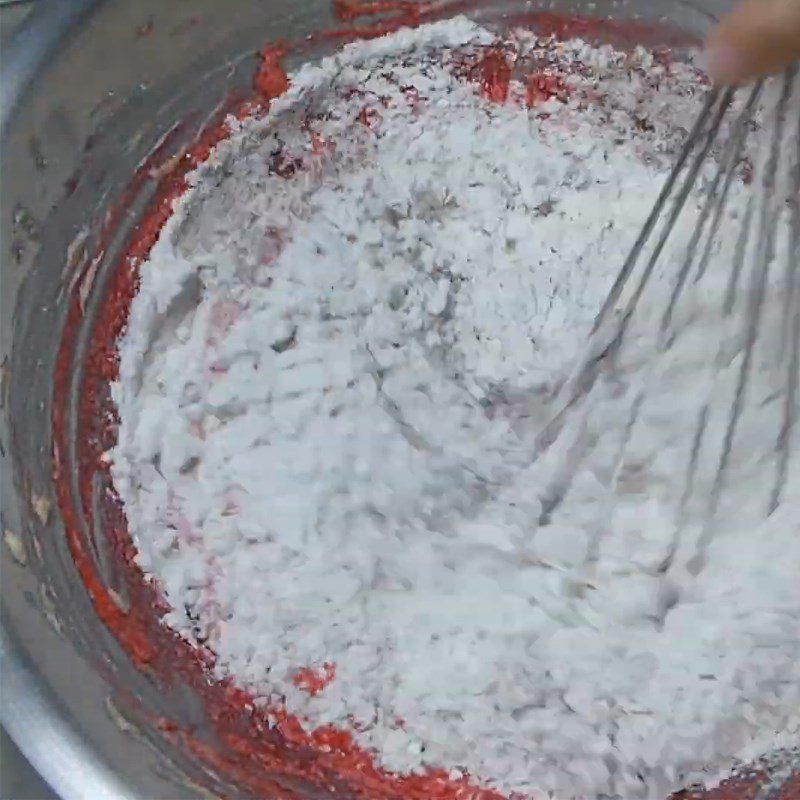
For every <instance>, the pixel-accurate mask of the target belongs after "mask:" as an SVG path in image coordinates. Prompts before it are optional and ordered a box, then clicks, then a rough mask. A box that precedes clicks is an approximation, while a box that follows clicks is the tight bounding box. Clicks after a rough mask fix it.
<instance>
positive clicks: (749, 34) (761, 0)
mask: <svg viewBox="0 0 800 800" xmlns="http://www.w3.org/2000/svg"><path fill="white" fill-rule="evenodd" d="M798 57H800V0H747V2H745V3H743V4H741V5H739V6H737V7H736V8H735V9H734V10H733V12H732V13H731V14H729V15H728V16H727V17H726V18H725V19H723V20H722V22H721V23H720V25H719V27H718V28H717V29H716V30H715V31H713V32H712V34H711V36H710V37H709V39H708V45H707V50H706V60H707V65H708V73H709V75H710V76H711V77H712V78H713V79H714V80H715V81H717V82H719V83H728V84H737V83H742V82H744V81H746V80H748V79H750V78H755V77H760V76H763V75H769V74H771V73H773V72H779V71H780V70H781V69H782V68H783V67H785V66H787V65H788V64H790V63H791V62H792V61H794V59H796V58H798Z"/></svg>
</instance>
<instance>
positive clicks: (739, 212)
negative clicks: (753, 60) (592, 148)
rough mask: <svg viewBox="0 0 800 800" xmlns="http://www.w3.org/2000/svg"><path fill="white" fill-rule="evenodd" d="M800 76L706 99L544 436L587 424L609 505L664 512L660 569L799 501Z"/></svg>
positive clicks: (557, 495)
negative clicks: (613, 434) (596, 432)
mask: <svg viewBox="0 0 800 800" xmlns="http://www.w3.org/2000/svg"><path fill="white" fill-rule="evenodd" d="M798 72H800V70H798V67H797V66H796V65H795V66H793V67H792V68H790V69H789V70H787V72H786V73H785V74H784V75H783V76H782V77H781V78H780V79H776V80H771V81H768V82H764V81H761V82H759V83H757V84H755V85H754V86H752V87H750V88H749V89H747V90H742V91H736V90H734V89H731V88H726V89H713V90H711V91H710V92H709V93H708V96H707V98H706V100H705V102H704V105H703V107H702V110H701V113H700V114H699V116H698V119H697V121H696V124H695V125H694V127H693V129H692V130H691V132H690V133H689V135H688V137H687V140H686V143H685V146H684V148H683V150H682V151H681V153H680V154H679V157H678V159H677V161H676V163H675V165H674V168H673V170H672V172H671V174H670V176H669V178H668V180H667V182H666V184H665V186H664V188H663V190H662V192H661V193H660V196H659V197H658V200H657V202H656V204H655V206H654V208H653V210H652V212H651V213H650V215H649V217H648V218H647V220H646V222H645V224H644V226H643V228H642V230H641V233H640V235H639V237H638V239H637V240H636V242H635V244H634V246H633V248H632V250H631V251H630V253H629V255H628V257H627V259H626V260H625V262H624V264H623V266H622V268H621V270H620V271H619V274H618V276H617V278H616V280H615V282H614V284H613V286H612V288H611V290H610V292H609V294H608V296H607V298H606V300H605V302H604V303H603V305H602V307H601V310H600V312H599V314H598V316H597V319H596V322H595V325H594V328H593V330H592V333H591V336H590V339H589V342H588V346H587V350H586V354H585V357H584V358H583V359H582V361H581V362H580V364H579V367H578V369H577V370H576V371H575V372H574V373H573V375H572V378H571V379H570V380H569V381H568V383H567V384H566V385H565V387H564V389H563V390H562V394H561V397H560V400H559V403H558V405H557V408H558V409H560V410H559V413H557V414H556V415H555V416H554V417H553V419H552V422H551V423H550V425H549V426H547V427H546V428H545V429H544V430H543V431H542V433H541V434H540V437H539V442H538V444H539V449H540V450H545V449H547V448H548V447H550V446H551V445H552V443H553V442H554V441H555V440H556V439H557V438H558V437H559V436H560V435H561V433H562V432H563V430H564V428H565V423H566V421H567V420H568V419H573V420H574V419H575V417H576V415H577V416H578V417H581V418H582V419H584V420H585V422H584V425H585V426H587V433H586V435H585V436H584V444H583V448H584V450H592V449H594V452H593V454H592V455H591V457H590V460H591V462H592V464H594V465H595V466H594V469H595V470H599V469H601V468H600V467H599V466H597V465H600V464H602V465H604V466H603V469H606V470H607V472H608V482H609V484H610V485H611V488H612V491H611V494H610V497H609V500H608V505H607V507H606V511H607V512H608V513H609V514H610V513H614V512H613V508H614V507H616V505H617V504H619V503H623V504H624V502H625V498H626V496H632V495H635V494H637V493H638V494H639V495H640V496H641V495H642V494H650V495H651V496H652V500H653V502H656V503H660V504H662V505H665V504H668V505H669V508H671V509H672V511H671V514H672V523H671V524H672V528H673V529H672V535H671V545H670V547H669V549H668V551H667V552H665V553H663V554H662V557H661V558H660V560H659V562H658V564H657V571H658V572H659V573H661V574H668V573H669V572H670V571H671V570H673V569H676V568H678V569H683V570H686V571H687V572H688V573H689V574H690V575H697V574H699V572H700V571H701V570H702V569H703V568H704V566H705V565H706V563H707V554H708V550H709V548H710V547H712V546H713V542H714V540H715V538H716V537H717V536H720V535H724V531H725V526H726V525H727V524H729V523H730V522H731V521H732V520H736V522H737V524H742V522H744V521H747V520H752V521H753V524H756V523H757V521H759V520H762V521H763V519H764V518H768V517H770V515H773V514H774V513H775V512H776V510H778V509H779V507H781V506H784V507H785V506H787V504H788V503H789V502H790V501H791V499H792V498H793V500H794V503H795V504H796V503H797V500H798V495H800V489H798V485H797V484H798V482H799V481H800V464H798V463H797V461H798V459H796V458H794V456H795V455H796V454H797V453H798V450H799V449H800V448H799V446H798V441H797V440H798V436H799V435H800V430H798V429H799V428H800V425H799V424H798V417H800V391H799V388H798V386H799V384H800V377H799V374H800V78H799V77H798ZM732 230H733V231H735V232H736V235H734V236H732V235H731V231H732ZM594 409H601V410H602V413H597V414H594ZM592 419H594V420H595V425H599V424H600V423H599V422H597V421H598V420H601V419H602V420H604V422H603V424H607V421H608V420H611V419H616V429H618V430H619V431H620V435H619V437H618V440H617V442H616V444H615V447H614V449H613V450H611V449H608V451H607V452H597V449H598V448H603V447H606V448H607V445H606V444H605V442H606V441H607V438H608V437H598V436H593V435H592V422H591V420H592ZM584 460H586V453H584ZM745 489H746V491H745ZM569 491H570V486H569V482H564V483H562V484H561V485H560V486H559V487H558V488H557V490H556V491H555V492H554V493H551V495H550V496H549V497H548V498H547V500H546V508H547V511H548V514H549V513H552V511H553V509H555V508H557V507H558V505H559V504H560V503H561V501H562V500H563V498H564V497H565V496H566V494H567V493H568V492H569ZM631 507H633V506H631ZM639 507H641V506H639ZM795 516H797V515H796V514H795ZM788 519H790V520H791V517H788ZM641 524H643V525H644V524H647V523H646V522H645V521H644V520H642V523H641ZM794 524H799V523H798V522H797V520H795V522H794ZM667 538H669V537H667ZM597 547H599V544H598V543H595V548H597Z"/></svg>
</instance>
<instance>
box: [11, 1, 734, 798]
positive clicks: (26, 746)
mask: <svg viewBox="0 0 800 800" xmlns="http://www.w3.org/2000/svg"><path fill="white" fill-rule="evenodd" d="M511 5H512V6H513V4H511ZM544 5H546V6H547V7H550V3H549V2H547V3H545V4H544ZM561 5H562V7H564V8H566V9H573V10H575V9H577V10H580V9H584V10H587V9H590V10H591V13H597V14H602V13H604V12H605V11H608V10H610V11H613V13H615V14H617V15H622V16H628V15H630V14H633V13H636V12H639V13H641V14H642V15H644V16H646V17H648V18H659V17H662V16H665V17H667V18H670V19H672V20H674V21H675V22H677V23H678V24H680V25H682V26H684V27H687V28H690V29H694V30H697V31H702V30H703V29H704V28H705V27H706V26H707V25H708V23H709V21H710V20H711V18H712V17H711V12H719V11H720V10H722V9H724V8H726V7H727V6H728V5H729V3H728V2H725V0H718V2H713V1H712V2H707V3H704V4H698V5H697V6H696V5H693V4H691V3H685V2H684V3H681V2H667V1H666V0H664V1H663V2H654V0H638V1H637V2H631V3H629V4H626V3H624V2H619V1H618V2H607V3H602V2H597V3H591V2H573V3H567V2H565V3H562V4H561ZM332 23H333V19H332V17H331V11H330V4H329V2H328V0H306V2H304V3H302V4H298V3H297V2H295V0H271V2H269V3H265V2H264V1H263V0H226V2H224V3H223V2H219V0H193V2H191V3H189V2H178V1H177V0H175V1H174V2H168V3H164V2H163V0H138V1H137V2H125V1H124V0H119V1H118V2H113V1H112V0H109V1H108V2H95V0H54V2H47V0H40V2H39V3H38V4H37V8H36V11H35V13H34V14H33V15H32V16H31V17H30V18H29V19H28V20H27V22H26V23H25V25H24V27H23V28H22V29H21V30H20V32H19V38H18V39H17V41H15V42H14V43H13V44H12V45H9V46H8V47H5V48H3V54H2V58H3V65H2V67H3V76H4V79H3V82H2V84H1V85H0V123H1V124H2V154H1V155H0V171H2V178H3V192H2V198H0V202H1V203H2V209H1V213H0V246H1V247H2V250H1V251H0V252H1V254H2V255H1V256H0V364H1V365H2V367H1V368H0V369H2V383H3V386H2V389H0V406H1V408H0V502H1V505H0V508H1V509H2V519H1V520H0V531H2V533H3V537H4V540H5V544H4V545H3V546H2V547H0V551H1V555H0V557H1V558H2V573H3V591H2V623H3V626H4V629H5V631H6V633H5V634H4V636H3V638H2V640H1V641H0V658H1V659H2V662H1V666H0V668H1V669H2V675H3V691H2V693H0V697H2V705H0V712H2V719H3V722H4V724H6V725H7V726H8V728H9V730H10V732H11V734H12V736H13V737H14V739H15V741H16V742H17V743H18V744H19V746H20V748H21V749H22V750H23V752H24V753H25V754H26V755H27V756H28V757H29V758H30V760H31V761H32V762H33V763H34V765H35V766H37V768H39V769H40V770H41V771H42V774H43V775H44V776H45V778H46V779H47V781H48V782H49V783H50V785H51V786H53V787H54V789H56V791H57V792H58V793H59V795H60V796H61V797H62V798H63V800H76V799H77V798H91V799H92V800H94V799H95V798H109V799H110V800H113V798H147V800H152V799H153V798H159V799H161V798H165V799H166V798H168V799H169V800H178V798H184V797H199V796H205V797H208V794H207V792H208V791H210V792H212V793H215V792H216V793H221V792H222V791H223V790H224V791H225V794H226V796H228V797H233V798H235V797H244V796H247V795H246V794H244V793H243V792H241V791H239V790H238V789H237V788H236V787H230V786H223V785H221V784H220V782H219V779H217V778H216V777H215V776H214V775H213V774H210V773H209V772H208V771H207V770H206V769H205V768H204V766H203V765H202V764H197V763H193V762H192V761H190V760H189V759H187V758H186V757H185V756H184V755H183V754H181V753H178V752H176V751H175V750H174V748H173V747H172V746H171V745H170V744H169V743H168V742H167V740H166V739H165V738H164V737H163V736H162V734H161V733H160V732H159V731H158V730H156V729H155V728H154V727H153V726H152V725H149V724H148V723H147V722H146V720H147V719H148V718H150V717H148V714H150V715H151V716H152V715H155V714H162V713H163V714H168V715H170V716H172V717H174V718H176V719H180V720H189V721H191V723H192V724H193V725H195V726H197V725H200V724H201V723H202V712H201V711H198V709H197V707H196V703H194V702H193V701H192V699H191V698H187V697H186V696H185V695H184V694H182V693H181V692H180V691H175V692H173V693H171V694H170V695H165V694H164V693H162V692H160V691H159V690H158V689H157V688H156V687H155V685H154V684H153V683H152V682H151V681H150V680H149V679H148V678H147V676H145V675H143V674H141V673H139V672H138V671H137V670H135V669H134V668H133V666H132V665H131V663H130V661H129V660H128V658H127V656H126V655H125V654H124V652H123V651H122V649H121V648H120V647H119V645H118V644H117V642H116V641H115V640H114V639H113V637H112V636H111V635H110V634H109V633H108V631H107V630H106V629H105V628H104V627H103V626H102V624H101V623H100V622H99V620H98V619H97V617H96V616H95V613H94V611H93V609H92V607H91V605H90V603H89V600H88V598H87V596H86V593H85V591H84V588H83V585H82V584H81V583H80V581H79V579H78V576H77V573H76V570H75V568H74V565H73V563H72V560H71V558H70V556H69V553H68V551H67V548H66V545H65V541H64V536H63V527H62V524H61V521H60V519H59V515H58V512H57V506H56V501H55V497H54V494H53V485H52V478H51V442H50V413H51V408H50V398H51V389H52V370H53V363H54V358H55V352H56V348H57V345H58V341H59V337H60V332H61V328H62V324H63V319H64V302H63V288H64V284H65V282H67V281H68V280H69V278H70V274H69V270H68V269H65V265H66V263H67V252H68V249H69V247H70V244H71V243H74V242H75V241H76V237H79V236H80V235H85V236H86V238H87V241H88V242H90V243H91V242H92V241H93V240H95V239H96V237H97V235H98V231H99V228H100V224H101V222H102V220H103V217H104V214H105V211H106V210H107V208H108V207H109V204H110V203H112V202H113V201H114V200H115V199H116V198H117V197H118V196H119V194H120V192H121V191H122V189H123V188H124V187H125V186H126V184H127V182H128V180H129V178H130V176H131V175H132V174H133V171H134V170H135V169H136V167H137V165H138V164H139V163H140V162H141V160H142V158H143V157H144V156H145V155H146V154H147V153H148V152H149V151H150V150H151V149H152V148H153V146H154V145H155V143H156V142H158V141H159V139H160V138H161V137H163V136H164V134H165V133H166V132H168V131H170V130H171V129H173V127H174V125H175V123H176V122H177V121H180V120H184V119H187V118H189V117H190V116H191V114H192V112H196V113H197V117H196V120H195V121H194V122H193V123H192V125H191V126H189V127H188V128H187V129H186V130H185V131H184V132H182V133H181V134H180V136H178V137H176V139H175V142H174V147H175V148H176V149H177V148H179V147H180V146H181V145H182V144H183V143H185V142H187V141H189V140H190V139H191V138H192V137H193V136H194V135H195V134H196V132H197V130H198V129H199V128H200V127H202V124H203V122H204V121H205V120H206V119H207V118H208V114H209V113H210V112H211V111H212V110H213V109H214V108H215V107H216V106H217V105H218V104H220V103H222V102H223V101H224V100H225V98H226V97H227V96H228V95H229V93H230V92H231V91H232V90H236V89H246V88H248V87H249V85H250V81H251V77H252V71H253V67H254V64H255V58H254V52H255V51H256V49H257V48H258V46H259V45H260V44H261V42H263V41H264V40H271V39H278V38H290V39H294V38H299V37H301V36H303V35H305V34H307V33H310V32H313V31H318V30H320V29H324V28H326V27H328V26H330V25H332ZM289 66H290V67H291V63H290V64H289ZM98 134H99V135H98ZM87 143H90V144H91V147H90V148H87ZM76 170H80V174H81V179H80V182H79V185H78V187H77V189H76V190H75V191H74V192H72V193H70V192H67V191H65V188H64V187H65V184H66V183H67V182H68V181H69V180H70V178H71V176H73V174H75V173H76ZM148 192H152V185H151V184H150V185H148V186H145V187H143V189H142V191H141V192H140V194H139V195H137V197H136V198H134V200H133V201H132V202H131V204H130V207H129V209H128V211H127V213H126V214H125V215H124V217H123V219H122V221H121V223H120V227H121V229H122V230H123V232H124V231H125V230H128V229H130V227H131V225H132V224H133V223H134V221H135V219H136V213H137V209H140V208H141V204H142V202H143V200H144V199H145V198H146V196H147V193H148ZM82 231H83V232H84V233H83V234H82V233H81V232H82ZM119 242H120V237H116V238H115V239H114V240H113V241H112V242H110V243H109V246H108V248H107V253H106V257H105V258H104V259H103V263H102V264H101V273H100V277H99V279H98V281H97V282H96V283H95V291H93V292H92V293H91V294H90V296H89V297H88V299H87V309H88V311H87V316H91V313H92V309H96V307H97V303H98V298H99V296H100V294H99V287H102V280H103V277H104V275H105V273H106V272H107V270H108V268H109V265H110V264H112V263H113V258H114V256H115V255H116V253H117V252H118V251H119V247H120V243H119ZM97 546H98V547H102V544H97ZM121 693H122V694H124V695H125V697H127V698H129V699H130V698H133V701H134V702H133V709H132V711H131V713H130V715H128V718H126V719H123V718H122V717H121V716H120V714H119V713H118V711H116V710H115V709H116V708H117V707H118V705H119V703H118V697H119V696H120V695H121ZM139 712H141V713H139ZM198 786H203V787H204V789H203V790H200V789H198V788H197V787H198Z"/></svg>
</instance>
